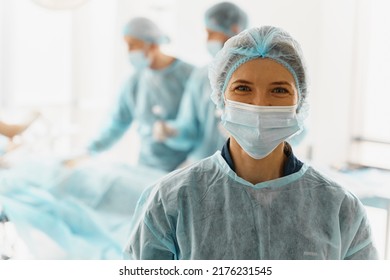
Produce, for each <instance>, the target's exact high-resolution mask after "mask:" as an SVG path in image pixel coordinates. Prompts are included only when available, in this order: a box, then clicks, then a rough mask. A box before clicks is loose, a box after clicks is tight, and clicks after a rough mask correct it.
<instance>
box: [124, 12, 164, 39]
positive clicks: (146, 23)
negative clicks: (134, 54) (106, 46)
mask: <svg viewBox="0 0 390 280" xmlns="http://www.w3.org/2000/svg"><path fill="white" fill-rule="evenodd" d="M123 35H124V36H131V37H135V38H137V39H139V40H142V41H144V42H147V43H152V44H157V45H160V44H163V43H168V42H169V38H168V36H167V35H166V34H165V33H164V32H163V31H161V29H160V28H158V26H157V25H156V24H155V23H154V22H152V21H151V20H150V19H147V18H144V17H136V18H133V19H132V20H130V21H129V22H128V23H127V24H126V25H125V28H124V30H123Z"/></svg>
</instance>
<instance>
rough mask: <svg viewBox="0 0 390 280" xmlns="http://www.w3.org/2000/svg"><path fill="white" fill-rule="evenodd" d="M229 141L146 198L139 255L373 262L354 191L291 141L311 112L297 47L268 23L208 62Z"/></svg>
mask: <svg viewBox="0 0 390 280" xmlns="http://www.w3.org/2000/svg"><path fill="white" fill-rule="evenodd" d="M209 77H210V81H211V85H212V99H213V101H214V102H215V103H216V105H217V106H218V107H219V108H222V110H223V114H222V117H221V119H222V124H223V125H224V127H225V128H226V129H227V131H229V133H230V135H231V136H230V138H229V140H228V141H227V142H226V144H225V146H224V148H223V149H222V151H221V152H219V151H218V152H216V153H215V154H214V155H213V156H211V157H208V158H206V159H204V160H202V161H200V162H198V163H195V164H193V165H191V166H189V167H186V168H184V169H181V170H178V171H176V172H174V173H171V174H169V175H167V176H166V177H164V178H163V179H161V180H160V181H159V182H158V183H157V184H156V185H155V186H152V187H151V188H148V189H147V190H146V191H145V192H144V193H143V195H142V196H141V198H140V200H139V202H138V206H137V209H136V214H135V216H134V217H133V220H132V232H131V234H130V237H129V241H128V244H127V246H126V247H125V252H126V255H127V256H128V257H130V258H132V259H285V260H287V259H376V258H377V252H376V249H375V247H374V246H373V242H372V239H371V231H370V226H369V222H368V219H367V216H366V213H365V210H364V207H363V205H362V204H361V202H360V201H359V200H358V198H356V197H355V196H354V195H353V194H352V193H350V192H349V191H347V190H346V189H344V188H343V187H341V186H339V185H338V184H336V183H335V182H333V181H331V180H329V179H327V178H325V177H324V176H323V175H321V174H320V173H319V172H318V171H316V170H314V169H313V168H312V167H310V166H308V165H307V164H305V163H302V162H301V161H299V160H298V159H297V158H296V157H295V156H294V154H293V151H292V149H291V146H290V145H289V144H288V139H289V138H290V137H292V136H294V135H295V134H296V133H298V132H299V131H300V130H301V129H302V126H303V124H302V123H303V119H304V117H305V114H306V103H305V100H306V95H307V77H306V69H305V64H304V60H303V57H302V53H301V49H300V46H299V44H298V43H297V42H296V41H295V40H294V39H293V38H292V37H291V36H290V35H289V34H288V33H287V32H285V31H283V30H281V29H279V28H276V27H271V26H264V27H261V28H251V29H248V30H246V31H243V32H241V33H240V34H238V35H237V36H234V37H232V38H231V39H229V40H228V41H227V42H226V43H225V45H224V47H223V49H222V50H221V51H220V52H219V53H218V54H217V56H216V58H215V59H214V61H213V63H212V64H211V66H210V72H209Z"/></svg>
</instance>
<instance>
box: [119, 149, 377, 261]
mask: <svg viewBox="0 0 390 280" xmlns="http://www.w3.org/2000/svg"><path fill="white" fill-rule="evenodd" d="M259 172H261V171H259ZM131 228H132V230H131V233H130V237H129V241H128V243H127V245H126V247H125V257H128V258H130V259H282V260H289V259H376V258H377V252H376V249H375V247H374V246H373V243H372V240H371V232H370V226H369V223H368V220H367V216H366V213H365V210H364V207H363V206H362V204H361V202H360V201H359V200H358V199H357V198H356V197H355V196H354V195H353V194H351V193H350V192H349V191H347V190H345V189H343V188H342V187H340V186H339V185H337V184H336V183H335V182H332V181H330V180H329V179H327V178H325V177H323V176H322V175H321V174H320V173H318V172H317V171H316V170H314V169H313V168H312V167H309V166H307V165H306V164H304V165H303V166H302V167H301V168H300V170H299V171H298V172H295V173H292V174H290V175H288V176H285V177H281V178H278V179H275V180H271V181H267V182H263V183H259V184H256V185H253V184H251V183H249V182H247V181H245V180H244V179H242V178H240V177H238V176H237V175H236V173H234V171H232V170H231V169H230V167H229V166H228V164H227V163H226V161H225V160H224V159H223V157H222V156H221V154H220V152H216V153H215V154H214V155H213V156H211V157H209V158H206V159H204V160H202V161H200V162H198V163H195V164H193V165H191V166H188V167H186V168H183V169H180V170H177V171H175V172H173V173H171V174H169V175H167V176H166V177H165V178H163V179H162V180H161V181H160V182H159V183H158V184H156V185H155V186H153V187H151V188H149V189H147V190H146V191H145V192H144V193H143V195H142V196H141V198H140V200H139V202H138V205H137V209H136V213H135V216H134V217H133V220H132V225H131Z"/></svg>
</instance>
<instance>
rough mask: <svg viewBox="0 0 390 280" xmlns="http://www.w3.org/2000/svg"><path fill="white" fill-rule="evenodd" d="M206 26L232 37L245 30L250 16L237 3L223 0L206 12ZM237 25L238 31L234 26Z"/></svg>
mask: <svg viewBox="0 0 390 280" xmlns="http://www.w3.org/2000/svg"><path fill="white" fill-rule="evenodd" d="M205 24H206V28H208V29H210V30H213V31H218V32H222V33H224V34H226V35H227V36H229V37H231V36H234V35H236V34H237V33H239V32H241V31H242V30H244V29H245V28H246V27H247V25H248V16H247V14H246V13H245V12H244V11H243V10H241V9H240V8H239V7H238V6H237V5H235V4H233V3H230V2H221V3H218V4H216V5H214V6H212V7H210V8H209V9H208V10H207V11H206V14H205ZM233 26H237V28H238V30H237V33H235V32H233V31H232V27H233Z"/></svg>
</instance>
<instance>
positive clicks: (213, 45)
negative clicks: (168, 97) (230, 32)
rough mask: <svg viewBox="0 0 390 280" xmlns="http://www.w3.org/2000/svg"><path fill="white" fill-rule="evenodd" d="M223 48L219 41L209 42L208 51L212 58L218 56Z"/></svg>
mask: <svg viewBox="0 0 390 280" xmlns="http://www.w3.org/2000/svg"><path fill="white" fill-rule="evenodd" d="M222 48H223V43H222V42H221V41H218V40H210V41H207V50H208V52H209V53H210V54H211V56H212V57H214V56H216V55H217V53H218V52H219V51H220V50H221V49H222Z"/></svg>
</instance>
